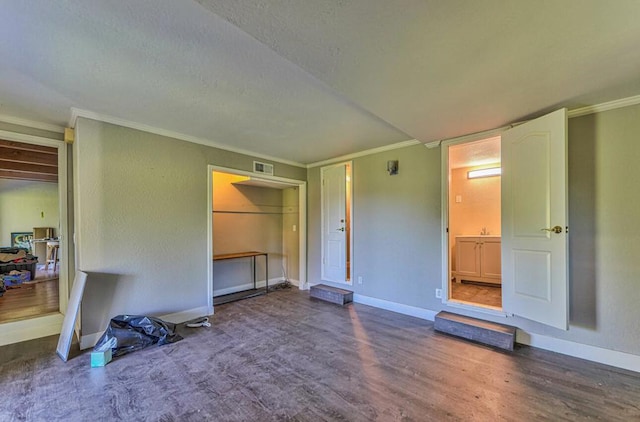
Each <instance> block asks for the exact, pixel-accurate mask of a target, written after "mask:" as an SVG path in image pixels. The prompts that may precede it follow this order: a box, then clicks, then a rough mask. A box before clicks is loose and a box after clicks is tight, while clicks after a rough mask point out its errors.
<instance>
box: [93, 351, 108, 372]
mask: <svg viewBox="0 0 640 422" xmlns="http://www.w3.org/2000/svg"><path fill="white" fill-rule="evenodd" d="M109 362H111V349H107V350H105V351H102V352H91V367H92V368H99V367H101V366H105V365H106V364H107V363H109Z"/></svg>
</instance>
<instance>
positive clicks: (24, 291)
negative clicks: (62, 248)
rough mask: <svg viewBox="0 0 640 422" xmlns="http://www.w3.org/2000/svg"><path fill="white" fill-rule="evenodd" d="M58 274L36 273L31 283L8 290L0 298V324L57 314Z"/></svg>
mask: <svg viewBox="0 0 640 422" xmlns="http://www.w3.org/2000/svg"><path fill="white" fill-rule="evenodd" d="M59 308H60V304H59V300H58V272H57V271H55V272H54V271H53V270H50V271H42V270H40V269H39V270H38V271H37V272H36V277H35V279H34V280H33V281H29V282H26V283H22V284H21V285H19V286H15V287H11V288H8V289H7V291H6V292H5V293H4V295H3V296H2V297H0V323H3V322H11V321H18V320H21V319H26V318H33V317H35V316H39V315H46V314H49V313H52V312H58V310H59Z"/></svg>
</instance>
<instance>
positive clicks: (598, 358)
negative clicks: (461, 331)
mask: <svg viewBox="0 0 640 422" xmlns="http://www.w3.org/2000/svg"><path fill="white" fill-rule="evenodd" d="M353 301H354V302H356V303H362V304H364V305H369V306H373V307H376V308H380V309H385V310H387V311H392V312H397V313H399V314H403V315H410V316H413V317H416V318H421V319H426V320H429V321H433V320H434V319H435V316H436V314H437V313H438V312H437V311H432V310H430V309H424V308H417V307H415V306H409V305H403V304H401V303H395V302H390V301H388V300H383V299H376V298H373V297H368V296H363V295H359V294H354V295H353ZM516 342H517V343H520V344H524V345H527V346H532V347H537V348H539V349H544V350H549V351H551V352H556V353H560V354H563V355H568V356H573V357H576V358H580V359H585V360H589V361H592V362H597V363H602V364H605V365H610V366H615V367H616V368H622V369H628V370H630V371H635V372H640V356H638V355H633V354H631V353H624V352H618V351H615V350H610V349H604V348H602V347H597V346H591V345H588V344H582V343H576V342H573V341H568V340H561V339H557V338H553V337H548V336H544V335H541V334H534V333H527V332H525V331H522V330H521V329H520V328H518V329H517V330H516Z"/></svg>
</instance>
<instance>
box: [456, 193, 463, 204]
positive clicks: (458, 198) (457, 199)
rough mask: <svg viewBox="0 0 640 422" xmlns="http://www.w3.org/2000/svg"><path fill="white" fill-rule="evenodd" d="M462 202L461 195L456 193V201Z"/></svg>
mask: <svg viewBox="0 0 640 422" xmlns="http://www.w3.org/2000/svg"><path fill="white" fill-rule="evenodd" d="M460 202H462V195H456V203H458V204H459V203H460Z"/></svg>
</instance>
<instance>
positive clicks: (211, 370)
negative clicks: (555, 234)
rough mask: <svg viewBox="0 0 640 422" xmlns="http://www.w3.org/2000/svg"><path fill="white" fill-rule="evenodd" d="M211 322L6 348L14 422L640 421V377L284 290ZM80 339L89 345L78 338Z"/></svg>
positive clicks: (9, 412) (2, 374) (4, 374)
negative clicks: (143, 336) (99, 358)
mask: <svg viewBox="0 0 640 422" xmlns="http://www.w3.org/2000/svg"><path fill="white" fill-rule="evenodd" d="M210 321H211V323H212V327H210V328H193V329H189V328H185V327H180V328H179V332H180V333H181V334H182V335H184V337H185V339H184V340H182V341H180V342H177V343H175V344H171V345H165V346H161V347H152V348H148V349H145V350H141V351H138V352H135V353H132V354H129V355H124V356H122V357H119V358H116V359H114V360H113V361H112V362H111V363H109V364H108V365H107V366H105V367H104V368H90V354H89V352H88V351H87V352H82V353H79V352H77V351H75V352H74V353H73V354H72V357H71V359H70V360H69V362H67V363H64V362H62V361H61V360H60V359H59V358H58V357H57V356H55V345H56V342H57V338H56V337H55V336H54V337H48V338H45V339H40V340H34V341H31V342H27V343H21V344H17V345H10V346H4V347H0V391H2V396H3V399H2V400H0V420H2V421H14V420H15V421H19V420H20V421H21V420H27V421H85V420H125V421H276V420H288V421H375V420H377V421H431V420H433V421H443V420H460V421H497V420H501V421H533V420H536V421H537V420H548V421H576V420H606V421H631V420H640V408H639V407H638V403H639V402H638V398H639V397H640V374H638V373H634V372H630V371H625V370H620V369H616V368H611V367H607V366H605V365H600V364H595V363H591V362H587V361H583V360H580V359H575V358H569V357H566V356H563V355H559V354H555V353H551V352H547V351H544V350H538V349H534V348H530V347H525V346H517V347H516V350H515V351H514V352H512V353H507V352H502V351H497V350H494V349H491V348H488V347H485V346H481V345H477V344H473V343H468V342H465V341H463V340H460V339H456V338H453V337H450V336H447V335H444V334H439V333H435V332H434V331H433V324H432V323H431V322H428V321H424V320H420V319H416V318H412V317H407V316H403V315H399V314H395V313H392V312H388V311H383V310H379V309H375V308H372V307H369V306H365V305H361V304H351V305H347V306H345V307H337V306H335V305H333V304H330V303H324V302H321V301H315V300H314V301H312V300H309V298H308V293H306V292H300V291H298V290H282V291H276V292H273V293H269V294H268V295H266V296H259V297H256V298H252V299H247V300H243V301H239V302H234V303H229V304H226V305H221V306H218V307H216V314H215V315H214V317H212V318H211V320H210ZM76 347H77V346H76Z"/></svg>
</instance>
